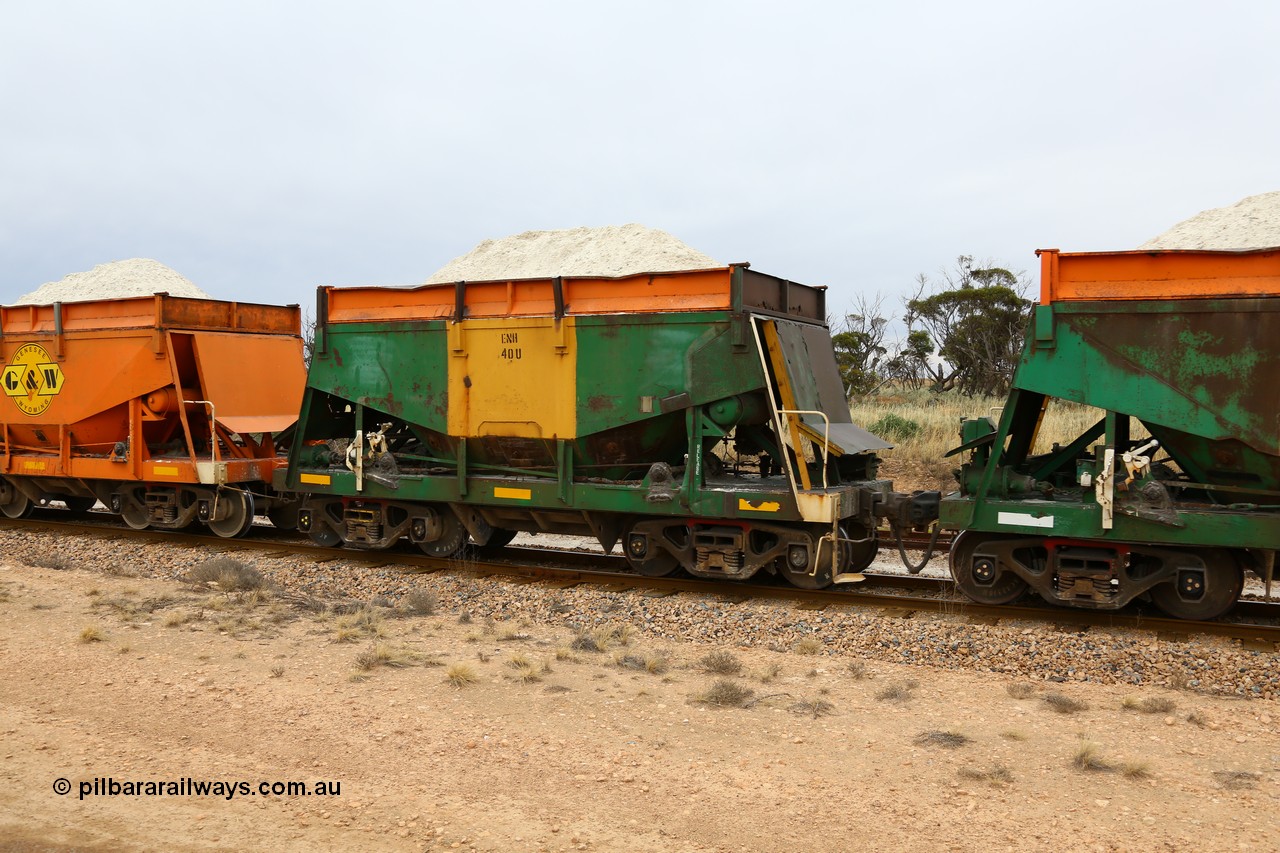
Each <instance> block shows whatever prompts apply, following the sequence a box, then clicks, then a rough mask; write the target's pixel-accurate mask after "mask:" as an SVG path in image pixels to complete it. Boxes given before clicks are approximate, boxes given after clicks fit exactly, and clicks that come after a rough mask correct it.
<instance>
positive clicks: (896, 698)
mask: <svg viewBox="0 0 1280 853" xmlns="http://www.w3.org/2000/svg"><path fill="white" fill-rule="evenodd" d="M917 686H919V682H917V681H916V680H915V679H908V680H906V681H895V682H893V683H892V684H889V685H887V686H886V687H885V688H884V689H883V690H881V691H880V692H879V693H877V694H876V698H877V699H879V700H880V701H881V702H905V701H907V700H908V699H911V698H912V697H913V696H914V695H915V689H916V687H917Z"/></svg>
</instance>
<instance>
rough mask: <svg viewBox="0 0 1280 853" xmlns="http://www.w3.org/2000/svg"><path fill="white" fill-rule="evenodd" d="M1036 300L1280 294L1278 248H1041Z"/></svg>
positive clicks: (1042, 302)
mask: <svg viewBox="0 0 1280 853" xmlns="http://www.w3.org/2000/svg"><path fill="white" fill-rule="evenodd" d="M1036 254H1037V255H1039V256H1040V304H1041V305H1049V304H1051V303H1054V302H1073V301H1092V300H1109V299H1217V298H1224V297H1259V296H1280V249H1258V250H1251V251H1241V252H1227V251H1136V252H1072V253H1067V254H1064V253H1060V252H1059V251H1058V250H1057V249H1041V250H1038V251H1037V252H1036Z"/></svg>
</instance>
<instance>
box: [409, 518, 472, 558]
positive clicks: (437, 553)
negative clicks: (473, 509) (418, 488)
mask: <svg viewBox="0 0 1280 853" xmlns="http://www.w3.org/2000/svg"><path fill="white" fill-rule="evenodd" d="M438 512H439V514H440V527H441V531H440V536H439V537H437V538H435V539H433V540H431V541H430V542H419V543H418V547H419V548H421V549H422V553H424V554H426V555H427V556H428V557H439V558H441V559H445V560H447V559H449V558H451V557H456V556H458V555H459V554H461V553H462V551H463V549H465V548H466V547H467V529H466V528H465V527H463V526H462V522H461V521H459V520H458V516H457V515H455V514H454V512H453V510H451V509H449V508H448V507H444V508H442V509H440V510H438Z"/></svg>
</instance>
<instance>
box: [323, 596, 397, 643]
mask: <svg viewBox="0 0 1280 853" xmlns="http://www.w3.org/2000/svg"><path fill="white" fill-rule="evenodd" d="M385 633H386V626H385V625H384V623H383V620H382V614H380V613H378V611H377V610H374V609H373V608H372V607H369V606H367V605H366V606H363V607H361V608H360V609H358V610H356V611H355V612H354V613H344V614H342V615H340V616H335V617H334V620H333V637H332V639H333V642H335V643H351V642H355V641H356V640H359V639H361V638H362V637H381V636H383V635H384V634H385Z"/></svg>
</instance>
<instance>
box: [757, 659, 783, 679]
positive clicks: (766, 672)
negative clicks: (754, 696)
mask: <svg viewBox="0 0 1280 853" xmlns="http://www.w3.org/2000/svg"><path fill="white" fill-rule="evenodd" d="M781 674H782V664H780V663H771V664H769V665H768V666H766V667H765V668H764V669H762V670H761V671H760V673H759V674H758V675H757V676H756V679H757V680H759V682H760V683H761V684H769V683H770V682H772V681H773V680H774V679H775V678H777V677H778V676H779V675H781Z"/></svg>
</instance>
